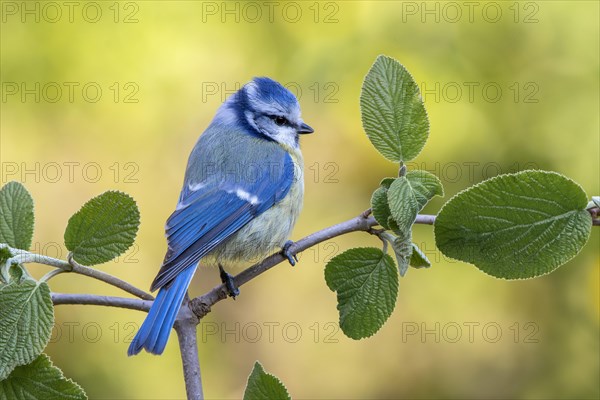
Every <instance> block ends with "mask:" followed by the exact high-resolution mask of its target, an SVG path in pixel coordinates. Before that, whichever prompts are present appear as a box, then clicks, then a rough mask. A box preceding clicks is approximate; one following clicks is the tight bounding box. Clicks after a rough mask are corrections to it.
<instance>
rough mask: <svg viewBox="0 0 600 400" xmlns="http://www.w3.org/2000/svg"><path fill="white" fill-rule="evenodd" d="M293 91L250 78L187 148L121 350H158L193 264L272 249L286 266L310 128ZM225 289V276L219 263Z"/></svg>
mask: <svg viewBox="0 0 600 400" xmlns="http://www.w3.org/2000/svg"><path fill="white" fill-rule="evenodd" d="M312 132H313V129H312V128H311V127H310V126H308V125H307V124H305V123H304V122H303V120H302V118H301V115H300V106H299V104H298V100H297V99H296V97H295V96H294V95H293V94H292V93H291V92H290V91H289V90H287V89H286V88H284V87H283V86H282V85H281V84H279V83H278V82H276V81H274V80H272V79H269V78H254V79H253V80H252V81H251V82H249V83H247V84H246V85H244V86H243V87H242V88H241V89H240V90H239V91H237V92H236V93H234V94H233V95H231V96H230V97H229V98H228V99H227V100H226V101H225V102H224V103H223V104H222V105H221V107H220V108H219V109H218V111H217V113H216V115H215V117H214V119H213V120H212V122H211V124H210V125H209V126H208V128H207V129H206V131H204V133H203V134H202V135H201V136H200V138H199V139H198V142H197V143H196V145H195V146H194V149H193V150H192V153H191V154H190V157H189V160H188V164H187V169H186V172H185V178H184V182H183V189H182V190H181V194H180V196H179V202H178V204H177V207H176V208H175V211H174V212H173V214H171V216H170V217H169V219H168V220H167V223H166V227H165V230H166V237H167V242H168V249H167V254H166V256H165V259H164V261H163V264H162V266H161V268H160V270H159V272H158V275H157V276H156V278H155V279H154V282H153V283H152V286H151V288H150V289H151V290H152V291H154V290H156V289H159V291H158V294H157V296H156V299H155V300H154V303H153V304H152V307H151V308H150V311H149V313H148V316H147V317H146V319H145V320H144V322H143V324H142V326H141V327H140V329H139V331H138V332H137V334H136V336H135V338H134V339H133V341H132V342H131V345H130V346H129V350H128V354H129V355H130V356H131V355H134V354H138V353H139V352H140V351H141V350H142V349H146V350H147V351H148V352H150V353H153V354H161V353H162V352H163V351H164V349H165V346H166V344H167V341H168V339H169V334H170V332H171V328H172V327H173V324H174V322H175V318H176V316H177V313H178V312H179V308H180V307H181V304H182V301H183V298H184V296H185V294H186V292H187V289H188V286H189V285H190V281H191V280H192V277H193V275H194V272H195V271H196V268H197V267H198V262H199V261H200V260H203V262H206V261H209V262H213V263H214V262H216V263H217V264H219V266H220V267H221V264H222V263H231V262H240V261H256V260H259V259H261V258H263V257H265V256H267V255H269V254H270V253H272V252H274V251H275V250H279V249H282V250H281V251H282V252H283V253H284V255H285V256H286V257H287V258H288V260H289V261H290V263H292V265H293V264H294V259H293V258H292V256H291V255H290V254H289V252H288V251H287V248H288V247H289V244H290V243H291V242H289V241H287V239H288V237H289V235H290V232H291V230H292V228H293V227H294V223H295V222H296V219H297V217H298V214H299V213H300V209H301V208H302V200H303V196H304V180H303V159H302V153H301V152H300V146H299V143H298V138H299V135H300V134H306V133H312ZM221 277H222V279H223V280H224V282H225V283H227V287H228V288H229V291H230V294H231V295H236V294H237V288H236V287H234V285H233V280H232V279H231V276H230V275H229V274H227V273H225V272H224V271H223V270H222V269H221Z"/></svg>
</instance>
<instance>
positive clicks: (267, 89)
mask: <svg viewBox="0 0 600 400" xmlns="http://www.w3.org/2000/svg"><path fill="white" fill-rule="evenodd" d="M220 112H222V113H224V115H223V117H225V118H227V117H232V116H233V115H234V116H235V117H234V119H235V120H236V122H237V123H240V124H242V125H244V126H245V127H246V128H247V130H249V131H250V133H252V134H256V135H260V136H263V137H265V138H266V139H269V140H274V141H275V142H278V143H280V144H282V145H284V146H289V147H292V148H297V147H298V135H299V134H305V133H312V132H314V131H313V129H312V128H311V127H310V126H308V125H307V124H305V123H304V121H302V118H301V115H300V105H299V104H298V100H297V99H296V96H294V95H293V94H292V92H290V91H289V90H288V89H286V88H285V87H283V86H282V85H281V84H280V83H278V82H276V81H274V80H272V79H270V78H264V77H263V78H254V79H253V80H252V81H251V82H249V83H247V84H246V85H244V86H243V87H242V88H241V89H240V90H239V91H238V92H236V93H235V94H234V95H233V96H231V97H230V98H229V99H228V100H227V102H226V103H225V104H224V107H223V109H222V111H221V110H220ZM232 113H233V115H232ZM228 119H231V118H228Z"/></svg>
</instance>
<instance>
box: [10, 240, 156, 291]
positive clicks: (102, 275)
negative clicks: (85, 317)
mask: <svg viewBox="0 0 600 400" xmlns="http://www.w3.org/2000/svg"><path fill="white" fill-rule="evenodd" d="M0 249H7V250H8V251H9V252H10V254H11V255H12V257H11V258H9V259H8V260H6V263H5V264H4V265H3V266H0V268H2V276H3V277H4V278H5V279H6V278H7V277H8V268H10V266H11V264H26V263H36V264H44V265H49V266H51V267H55V268H58V269H60V270H61V272H63V271H64V272H74V273H76V274H80V275H85V276H89V277H90V278H94V279H97V280H99V281H102V282H105V283H108V284H109V285H112V286H115V287H117V288H119V289H121V290H124V291H126V292H127V293H130V294H132V295H134V296H136V297H139V298H140V299H144V300H154V297H153V296H152V295H151V294H149V293H146V292H144V291H143V290H141V289H138V288H136V287H135V286H133V285H132V284H130V283H128V282H125V281H123V280H121V279H119V278H117V277H116V276H112V275H111V274H107V273H106V272H102V271H100V270H97V269H94V268H90V267H86V266H85V265H81V264H79V263H78V262H77V261H75V260H74V259H73V254H72V253H69V255H68V256H67V261H64V260H59V259H58V258H53V257H48V256H44V255H41V254H35V253H30V252H28V251H26V250H21V249H14V248H12V247H10V246H8V245H7V244H4V243H0ZM61 272H54V271H51V272H49V273H47V274H46V275H44V276H43V277H42V280H43V281H47V280H49V279H51V278H53V277H54V276H56V275H58V274H59V273H61Z"/></svg>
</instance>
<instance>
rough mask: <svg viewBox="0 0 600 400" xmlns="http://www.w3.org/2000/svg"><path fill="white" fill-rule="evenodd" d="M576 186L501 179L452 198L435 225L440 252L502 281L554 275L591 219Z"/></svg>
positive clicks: (545, 178) (523, 175) (529, 174)
mask: <svg viewBox="0 0 600 400" xmlns="http://www.w3.org/2000/svg"><path fill="white" fill-rule="evenodd" d="M586 205H587V198H586V194H585V192H584V191H583V190H582V189H581V187H580V186H579V185H578V184H576V183H575V182H573V181H572V180H570V179H568V178H566V177H565V176H563V175H560V174H557V173H554V172H546V171H524V172H520V173H517V174H508V175H500V176H497V177H494V178H492V179H489V180H487V181H485V182H482V183H480V184H478V185H475V186H473V187H471V188H469V189H467V190H465V191H463V192H461V193H459V194H457V195H456V196H454V197H453V198H452V199H451V200H450V201H449V202H448V203H446V205H444V207H443V208H442V210H441V211H440V213H439V215H438V217H437V218H436V221H435V237H436V243H437V246H438V247H439V249H440V250H441V251H442V252H443V253H444V254H445V255H446V256H448V257H452V258H456V259H458V260H461V261H466V262H469V263H472V264H474V265H475V266H477V268H479V269H480V270H482V271H484V272H486V273H488V274H490V275H493V276H496V277H499V278H506V279H524V278H533V277H535V276H539V275H543V274H547V273H550V272H552V271H554V270H555V269H556V268H558V267H559V266H561V265H562V264H564V263H566V262H567V261H568V260H570V259H571V258H573V257H574V256H575V255H576V254H577V253H578V252H579V251H580V250H581V248H582V247H583V245H584V244H585V243H586V241H587V239H588V237H589V235H590V230H591V227H592V218H591V216H590V214H589V213H588V212H587V211H586V210H585V208H586Z"/></svg>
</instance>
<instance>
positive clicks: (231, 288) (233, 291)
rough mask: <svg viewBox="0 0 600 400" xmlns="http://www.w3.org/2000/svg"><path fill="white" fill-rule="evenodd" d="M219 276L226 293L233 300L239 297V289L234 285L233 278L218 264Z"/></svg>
mask: <svg viewBox="0 0 600 400" xmlns="http://www.w3.org/2000/svg"><path fill="white" fill-rule="evenodd" d="M219 275H220V277H221V282H223V284H224V285H225V287H226V288H227V293H228V294H229V296H230V297H233V299H234V300H235V298H236V297H237V296H239V295H240V289H239V288H238V287H237V285H236V284H235V282H234V280H233V276H232V275H231V274H228V273H227V272H225V270H224V269H223V266H222V265H221V264H219Z"/></svg>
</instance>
